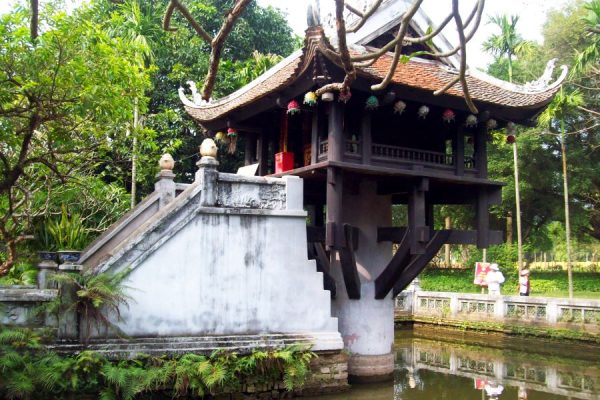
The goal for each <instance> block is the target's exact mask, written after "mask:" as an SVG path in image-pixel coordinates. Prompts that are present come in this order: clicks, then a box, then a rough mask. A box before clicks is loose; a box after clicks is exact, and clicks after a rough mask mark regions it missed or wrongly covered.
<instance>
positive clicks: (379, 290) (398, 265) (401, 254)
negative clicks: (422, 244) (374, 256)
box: [375, 228, 411, 299]
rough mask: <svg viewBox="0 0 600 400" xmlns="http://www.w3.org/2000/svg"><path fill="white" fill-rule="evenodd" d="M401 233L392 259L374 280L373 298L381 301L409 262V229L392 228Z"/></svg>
mask: <svg viewBox="0 0 600 400" xmlns="http://www.w3.org/2000/svg"><path fill="white" fill-rule="evenodd" d="M392 229H398V230H402V231H403V237H402V240H401V241H400V245H399V246H398V250H396V253H395V254H394V257H392V259H391V260H390V262H389V263H388V265H387V266H386V267H385V269H384V270H383V271H382V272H381V274H379V276H378V277H377V278H376V279H375V298H376V299H383V298H385V296H387V294H388V293H389V292H390V290H392V289H393V288H394V284H395V283H396V281H397V280H398V279H399V278H400V275H401V274H402V271H404V269H405V268H406V267H407V266H408V263H409V260H410V242H411V241H410V235H411V232H410V229H407V228H392Z"/></svg>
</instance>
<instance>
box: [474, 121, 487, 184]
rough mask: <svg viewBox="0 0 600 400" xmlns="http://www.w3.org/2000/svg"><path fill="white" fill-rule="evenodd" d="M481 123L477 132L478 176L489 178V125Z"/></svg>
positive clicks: (476, 159) (476, 164)
mask: <svg viewBox="0 0 600 400" xmlns="http://www.w3.org/2000/svg"><path fill="white" fill-rule="evenodd" d="M480 125H482V126H480V127H479V128H477V133H476V134H475V167H476V168H477V176H478V177H480V178H487V175H488V171H487V127H486V126H485V124H480Z"/></svg>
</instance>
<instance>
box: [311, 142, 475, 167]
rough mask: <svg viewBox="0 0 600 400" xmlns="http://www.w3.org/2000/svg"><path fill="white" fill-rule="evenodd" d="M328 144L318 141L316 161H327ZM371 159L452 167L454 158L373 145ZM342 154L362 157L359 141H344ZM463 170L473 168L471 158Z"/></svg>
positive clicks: (397, 147)
mask: <svg viewBox="0 0 600 400" xmlns="http://www.w3.org/2000/svg"><path fill="white" fill-rule="evenodd" d="M328 151H329V143H328V141H327V139H323V140H319V145H318V153H317V159H318V160H319V161H323V160H326V159H327V152H328ZM371 151H372V153H371V154H372V157H374V158H376V159H380V160H382V161H389V162H396V161H400V162H401V161H411V162H415V163H422V164H434V165H444V166H452V165H454V156H453V155H452V154H445V153H442V152H437V151H429V150H418V149H411V148H409V147H400V146H391V145H385V144H377V143H374V144H372V145H371ZM344 154H345V155H346V156H350V157H354V158H356V157H360V156H361V155H362V143H361V141H360V140H346V142H345V147H344ZM465 168H467V169H472V168H475V161H474V159H473V157H468V156H466V157H465Z"/></svg>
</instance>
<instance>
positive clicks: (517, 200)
mask: <svg viewBox="0 0 600 400" xmlns="http://www.w3.org/2000/svg"><path fill="white" fill-rule="evenodd" d="M513 161H514V164H515V205H516V207H517V254H518V257H517V258H518V268H519V272H521V269H522V268H523V241H522V238H521V200H520V196H519V163H518V156H517V142H516V141H515V142H514V143H513Z"/></svg>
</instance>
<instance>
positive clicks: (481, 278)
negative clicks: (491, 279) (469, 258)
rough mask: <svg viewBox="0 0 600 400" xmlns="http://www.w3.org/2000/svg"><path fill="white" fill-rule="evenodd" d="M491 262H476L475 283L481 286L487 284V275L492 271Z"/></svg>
mask: <svg viewBox="0 0 600 400" xmlns="http://www.w3.org/2000/svg"><path fill="white" fill-rule="evenodd" d="M490 265H491V264H490V263H484V262H478V263H475V280H474V281H473V283H474V284H476V285H479V286H487V284H486V282H485V277H486V275H487V274H488V272H490Z"/></svg>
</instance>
